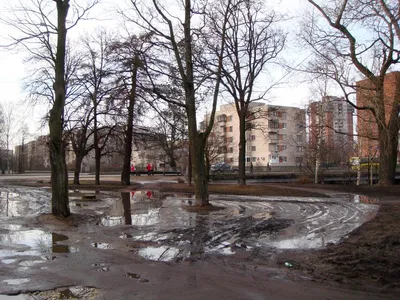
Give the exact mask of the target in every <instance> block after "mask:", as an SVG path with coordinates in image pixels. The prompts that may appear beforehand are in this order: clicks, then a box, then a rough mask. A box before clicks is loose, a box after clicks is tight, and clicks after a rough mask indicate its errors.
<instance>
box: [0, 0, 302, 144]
mask: <svg viewBox="0 0 400 300" xmlns="http://www.w3.org/2000/svg"><path fill="white" fill-rule="evenodd" d="M24 1H31V0H21V3H23V2H24ZM121 2H122V1H121ZM266 2H268V3H272V4H270V5H274V7H275V9H276V10H277V11H279V12H282V13H286V14H287V15H288V16H290V17H291V18H293V19H292V20H291V21H288V22H285V28H284V29H285V30H286V31H289V32H291V35H290V36H289V40H288V43H287V49H286V50H285V57H286V58H287V59H288V60H289V61H291V62H292V63H293V64H294V65H296V64H298V63H301V62H302V61H303V60H304V58H305V57H307V54H305V53H300V52H299V51H298V50H297V49H296V47H295V45H294V44H293V43H292V42H293V38H294V34H295V33H296V30H297V28H298V26H297V24H298V23H297V22H298V20H299V18H300V16H301V14H302V12H303V10H304V9H305V8H307V7H309V4H308V2H307V1H306V0H272V1H271V0H270V1H266ZM115 3H119V1H110V0H103V1H102V4H101V5H99V6H98V7H97V8H96V11H95V12H96V14H99V15H102V16H103V17H104V16H107V17H110V16H112V14H110V12H111V11H112V9H113V7H114V5H115ZM5 5H7V1H4V0H1V1H0V15H3V16H4V13H5ZM101 23H102V24H101V26H104V24H105V22H101ZM97 24H98V22H85V23H82V24H79V27H78V28H76V29H73V31H71V32H69V33H68V35H69V36H78V35H79V33H80V32H82V31H83V30H85V31H90V30H92V29H93V28H95V27H96V26H98V25H97ZM106 24H108V25H109V26H116V25H115V24H117V23H116V22H114V21H112V20H110V19H109V20H108V21H107V22H106ZM8 34H10V31H9V29H8V28H7V27H6V26H5V25H3V24H1V23H0V44H4V37H5V36H7V35H8ZM24 57H26V54H25V53H23V52H18V53H15V52H14V53H13V52H9V51H4V50H0V90H1V97H0V104H2V105H3V104H4V103H7V102H12V103H20V101H21V100H23V99H25V97H26V94H25V92H24V91H23V86H22V79H23V78H24V76H25V71H26V66H24V62H23V60H24ZM275 75H276V79H277V80H279V79H280V78H281V77H282V75H284V74H282V73H280V72H279V71H276V74H275ZM281 83H282V84H281V85H280V86H279V87H278V88H276V89H275V90H274V91H273V92H272V94H271V95H270V97H269V98H270V99H271V103H272V104H278V105H287V106H297V107H304V106H305V105H306V104H307V103H308V102H309V94H310V91H309V89H308V87H307V84H300V81H299V74H296V73H295V72H292V73H290V74H288V75H287V76H285V77H284V79H282V80H281ZM45 110H46V108H45V107H39V106H38V107H35V108H32V107H29V106H27V105H21V106H20V107H19V109H18V111H19V113H20V114H21V115H22V116H24V117H23V119H24V120H25V121H26V123H27V125H28V127H29V130H30V133H31V136H32V138H33V137H37V136H39V135H42V134H46V133H47V132H48V130H47V127H46V128H45V129H44V130H40V129H39V121H38V118H39V117H40V116H43V115H44V114H45V112H46V111H45ZM15 143H17V142H16V141H14V144H15Z"/></svg>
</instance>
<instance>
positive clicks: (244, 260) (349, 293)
mask: <svg viewBox="0 0 400 300" xmlns="http://www.w3.org/2000/svg"><path fill="white" fill-rule="evenodd" d="M154 179H155V180H154ZM174 180H175V179H174V178H171V180H170V181H169V182H168V183H163V182H162V181H159V182H158V181H157V178H153V180H148V179H147V178H146V181H144V180H142V181H138V182H136V183H135V184H134V185H133V186H132V187H130V188H128V190H133V189H135V190H138V189H142V190H158V191H162V192H166V193H168V192H174V193H177V192H183V193H187V192H190V191H191V187H188V186H187V185H185V184H178V183H173V181H174ZM8 184H10V185H11V184H17V182H8V183H7V185H8ZM18 184H23V185H25V186H26V185H31V186H36V187H39V186H46V183H43V182H40V183H38V182H23V183H21V182H18ZM71 189H85V190H92V189H96V190H112V191H118V190H120V189H126V187H121V186H119V185H117V184H116V183H115V182H104V183H103V186H101V187H100V188H99V187H94V186H92V185H90V184H86V185H85V184H84V185H83V187H82V186H71ZM210 192H211V193H213V194H237V195H248V196H285V197H321V196H326V195H329V196H330V197H335V193H337V194H338V195H339V194H341V195H343V194H345V193H352V194H358V195H365V196H368V197H366V198H363V197H361V198H360V201H361V202H363V201H367V202H369V203H372V204H374V205H378V206H379V209H378V212H377V214H376V216H375V217H374V218H373V219H371V220H370V221H368V222H366V223H364V224H363V225H362V226H360V227H358V228H357V229H355V230H354V231H352V232H350V233H349V234H348V235H346V237H345V238H344V239H342V240H341V241H340V242H339V243H336V244H333V243H328V244H327V245H325V247H323V248H322V249H307V250H304V249H303V250H298V249H291V250H288V249H285V250H283V249H280V250H279V249H278V250H274V251H269V250H268V251H267V250H265V249H262V250H257V249H256V247H255V248H254V249H253V250H252V251H237V252H236V254H235V255H231V256H219V255H216V256H213V255H202V254H201V253H200V254H198V252H196V247H197V246H198V245H194V246H193V247H192V248H191V254H194V255H191V256H190V259H184V260H182V259H178V258H179V257H178V256H177V259H175V260H173V261H169V262H166V263H163V264H158V265H154V264H150V265H148V264H145V263H143V262H142V261H139V262H136V263H135V264H134V267H133V266H132V265H131V264H132V262H131V261H130V260H129V258H128V256H127V253H125V252H123V253H120V252H121V251H119V252H118V255H119V256H118V259H117V258H116V256H111V253H109V254H107V253H106V254H104V252H101V254H98V257H97V259H94V260H93V261H90V263H91V266H97V267H98V269H97V270H98V271H99V270H100V271H99V272H98V273H96V274H97V276H98V275H104V274H108V272H107V271H109V270H107V268H110V266H111V265H112V264H111V262H113V263H115V264H118V266H119V269H118V270H119V271H120V272H121V273H124V274H126V275H125V277H128V278H131V279H132V278H133V279H134V280H135V282H137V283H138V284H140V285H139V286H138V287H136V286H135V289H137V290H136V292H135V293H134V294H135V297H133V295H134V294H132V295H131V296H132V297H131V299H136V298H137V299H150V298H151V299H172V298H176V299H185V298H187V297H191V298H198V299H203V298H204V297H208V298H210V297H211V298H215V297H216V296H217V295H218V296H219V297H220V298H230V299H266V298H268V295H270V296H272V298H273V299H275V298H276V299H291V298H293V297H296V298H298V299H306V298H310V297H316V298H319V299H338V298H341V299H350V298H354V299H380V298H393V299H395V298H396V297H397V296H398V295H399V293H400V282H399V278H400V222H399V216H400V187H399V186H394V187H379V186H372V187H371V186H359V187H357V186H346V185H312V184H308V185H296V184H257V185H249V186H246V187H245V188H243V187H240V188H238V187H237V186H235V185H220V184H211V185H210ZM83 211H84V210H83ZM31 222H32V223H31V224H28V225H29V226H33V225H34V226H36V227H37V226H42V227H43V228H46V229H50V230H52V231H59V232H64V233H68V235H69V236H70V239H71V240H72V237H73V236H74V235H76V236H78V234H77V233H76V231H78V232H85V231H89V232H92V227H91V226H92V225H93V224H95V223H96V222H99V217H98V216H97V215H93V214H92V212H90V211H87V212H86V213H83V214H74V215H73V216H72V217H71V218H69V219H67V220H61V219H56V218H54V217H52V216H49V215H47V214H42V215H41V216H39V217H38V218H35V219H34V220H33V221H31ZM241 222H243V223H241V224H240V226H243V228H246V226H247V224H246V223H245V222H247V219H245V218H243V220H242V221H241ZM288 222H289V221H288ZM259 224H261V225H262V226H261V225H260V226H258V227H251V231H252V232H250V233H247V235H249V234H253V233H254V232H253V231H254V230H256V231H257V230H259V231H268V230H269V228H270V226H271V222H268V223H259ZM93 226H94V225H93ZM285 226H287V224H286V223H285V222H282V221H280V222H278V223H275V224H273V227H274V230H277V229H278V230H280V229H281V228H284V227H285ZM93 228H94V227H93ZM249 228H250V227H249ZM117 230H119V229H118V228H117V229H113V228H110V229H108V233H107V234H109V235H110V236H111V235H113V234H114V235H115V232H118V231H117ZM174 230H176V229H174ZM93 232H94V231H93ZM164 233H165V232H164ZM124 234H126V235H129V232H127V233H124ZM174 234H175V235H176V236H179V237H180V238H181V237H182V238H184V237H185V236H191V237H193V236H194V237H196V234H197V233H196V230H194V231H193V229H188V230H183V229H182V230H181V231H180V232H174ZM237 234H238V235H239V232H237ZM93 236H96V235H95V233H93ZM98 238H100V237H98ZM201 238H202V239H203V240H204V239H205V238H206V239H212V238H213V237H201ZM93 239H96V237H94V238H93ZM194 239H195V238H194ZM119 240H120V239H119ZM98 241H100V242H99V243H98V244H99V246H100V247H107V245H109V244H108V243H106V242H104V243H102V242H101V240H100V239H99V240H98ZM176 242H179V241H176ZM136 243H149V245H150V244H151V242H136ZM110 244H111V243H110ZM125 246H126V245H125ZM142 246H143V245H140V247H142ZM96 247H97V241H96ZM129 247H133V248H134V249H136V248H135V247H138V245H129ZM238 247H239V248H240V247H241V245H240V244H239V245H238ZM239 250H240V249H239ZM89 252H90V251H89ZM81 253H82V255H84V256H85V257H86V255H87V259H88V258H89V255H88V254H87V253H86V252H83V251H82V252H81ZM197 254H198V255H197ZM74 259H75V263H76V266H77V265H79V264H82V265H83V263H82V262H81V261H80V259H81V258H78V257H76V258H74ZM72 265H73V263H72ZM128 266H129V267H132V268H134V271H131V270H130V269H129V268H128ZM193 267H195V268H194V269H195V270H196V271H194V269H193ZM58 268H61V270H62V272H63V276H64V277H65V278H64V279H63V280H64V281H65V286H76V285H77V282H79V280H78V281H77V280H72V278H73V277H82V278H81V280H82V281H84V282H86V284H85V286H86V287H87V288H86V289H83V290H81V291H80V293H81V294H82V295H83V296H82V297H81V298H82V299H108V297H110V296H113V297H114V298H115V299H124V298H125V299H130V298H129V297H128V298H126V293H129V289H127V288H126V285H122V284H123V283H121V282H119V283H117V282H114V281H113V279H112V277H106V276H105V275H104V278H103V279H101V278H97V279H96V280H95V281H91V280H88V278H85V280H83V277H85V276H84V274H85V272H88V270H87V269H85V268H84V267H83V266H82V268H83V269H82V270H79V268H78V267H76V269H75V268H72V267H71V263H70V262H69V263H66V265H64V264H63V260H62V259H60V262H59V265H58ZM103 268H104V270H103V271H105V272H101V270H102V269H103ZM149 268H150V270H152V272H153V273H152V274H153V275H149V274H151V272H150V271H149ZM154 268H156V269H154ZM78 271H79V272H78ZM5 272H6V271H4V269H3V270H2V271H1V272H0V275H3V274H4V273H5ZM54 272H55V273H56V272H60V271H59V270H58V271H57V269H55V270H54ZM57 274H58V273H57ZM77 274H82V275H77ZM129 274H130V275H129ZM139 274H141V275H139ZM146 274H147V275H146ZM54 276H55V275H54ZM265 276H267V277H265ZM55 277H56V276H55ZM55 277H54V284H53V285H52V284H47V285H40V284H37V285H36V288H35V285H33V286H32V287H31V288H29V289H26V290H25V291H24V290H18V289H15V294H19V293H21V292H22V293H23V292H28V291H31V293H32V291H34V290H38V291H39V290H43V289H44V290H45V289H49V288H54V289H55V288H60V286H59V283H58V282H59V281H60V280H61V279H59V280H57V279H56V278H55ZM43 278H44V279H45V280H44V281H46V282H47V281H50V282H51V280H49V279H48V278H47V277H43ZM106 278H107V279H106ZM267 278H268V279H267ZM75 279H76V278H75ZM92 280H94V279H92ZM98 280H103V282H104V284H102V286H103V288H104V290H103V291H102V292H99V293H100V295H101V296H99V297H97V296H96V295H97V294H96V293H97V292H96V291H91V290H90V288H91V287H93V286H96V284H95V282H97V281H98ZM115 280H116V279H115ZM106 281H107V283H106ZM149 281H151V284H155V285H152V286H151V288H149V284H150V283H149ZM56 282H57V283H56ZM97 288H98V287H97ZM78 289H79V288H78ZM117 290H118V292H117ZM193 290H195V291H197V296H193V294H192V293H191V291H193ZM131 292H132V291H131ZM7 293H8V292H7ZM85 293H87V294H88V296H85ZM124 293H125V294H124ZM36 295H37V297H38V298H37V299H68V297H67V296H65V297H64V296H55V294H54V292H53V294H51V296H49V297H46V296H43V294H41V295H42V298H39V292H37V294H36ZM57 295H58V294H57ZM60 295H61V294H60ZM122 295H125V296H122ZM57 297H58V298H57ZM63 297H64V298H63ZM104 297H105V298H104ZM77 298H78V299H80V298H79V297H77ZM211 298H210V299H211ZM0 299H1V296H0Z"/></svg>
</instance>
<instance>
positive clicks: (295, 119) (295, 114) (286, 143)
mask: <svg viewBox="0 0 400 300" xmlns="http://www.w3.org/2000/svg"><path fill="white" fill-rule="evenodd" d="M249 110H250V111H249V117H248V125H246V128H248V129H247V131H246V165H248V166H249V165H250V164H251V163H253V166H268V165H270V166H274V165H275V166H276V165H279V166H296V165H299V164H300V163H301V162H302V160H303V156H304V153H303V150H304V146H305V143H306V130H305V129H306V111H305V110H304V109H300V108H297V107H286V106H277V105H267V104H265V103H252V104H251V105H250V109H249ZM205 119H207V118H205ZM200 126H201V127H203V128H204V126H205V122H204V121H203V122H202V123H201V124H200ZM214 131H216V132H217V133H216V134H215V133H214V135H218V136H220V139H221V140H222V141H224V142H225V146H224V147H221V146H219V148H220V149H221V150H220V151H219V152H220V154H219V156H218V159H217V160H218V161H219V162H227V163H230V164H231V165H233V166H237V165H238V164H239V162H238V158H239V117H238V114H237V112H236V108H235V104H234V103H230V104H225V105H221V106H220V108H219V110H218V111H217V112H216V118H215V125H214Z"/></svg>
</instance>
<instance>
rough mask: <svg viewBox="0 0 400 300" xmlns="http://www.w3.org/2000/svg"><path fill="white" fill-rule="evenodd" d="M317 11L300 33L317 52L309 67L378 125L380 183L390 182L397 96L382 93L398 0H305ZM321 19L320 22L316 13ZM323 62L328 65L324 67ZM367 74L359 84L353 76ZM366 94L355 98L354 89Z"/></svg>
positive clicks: (394, 41)
mask: <svg viewBox="0 0 400 300" xmlns="http://www.w3.org/2000/svg"><path fill="white" fill-rule="evenodd" d="M308 2H309V3H310V4H311V5H312V7H313V8H314V9H315V11H316V12H317V13H314V11H313V13H311V14H310V17H309V19H307V20H306V22H304V26H303V28H302V33H301V35H302V37H303V40H304V41H305V42H306V44H307V45H308V46H309V47H310V48H311V49H312V50H313V52H314V53H315V55H316V60H315V62H314V63H311V64H310V68H309V69H308V71H309V72H310V73H312V74H314V75H315V76H325V77H326V78H329V79H331V80H333V81H334V82H336V83H337V84H338V86H339V88H340V89H341V90H342V91H343V94H344V96H345V97H346V99H347V101H348V103H350V104H351V105H352V106H354V107H355V108H356V109H358V110H359V111H368V112H369V114H370V116H371V118H373V119H374V121H375V123H376V126H377V128H378V135H377V139H378V143H379V153H380V162H379V183H380V184H383V185H390V184H393V182H394V175H395V169H396V158H397V146H398V132H399V129H400V119H399V104H400V102H399V101H400V97H398V96H394V97H387V95H385V89H384V85H385V76H386V75H387V74H388V73H389V72H390V71H392V70H393V67H394V65H396V64H397V63H399V59H400V56H399V53H400V52H399V51H400V49H399V48H398V47H399V38H400V25H399V20H400V15H399V13H398V12H399V9H400V7H399V2H398V1H389V0H388V1H386V0H357V1H356V0H341V1H313V0H308ZM319 17H321V19H322V22H320V18H319ZM321 66H328V68H326V67H324V68H321ZM357 79H358V80H360V79H367V82H364V83H361V84H359V85H358V86H356V84H355V83H354V82H355V81H356V80H357ZM355 91H357V93H362V94H364V95H365V99H366V101H364V103H357V105H356V104H354V103H353V101H352V100H353V99H352V98H351V96H352V94H354V93H355Z"/></svg>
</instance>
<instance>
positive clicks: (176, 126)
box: [153, 104, 187, 171]
mask: <svg viewBox="0 0 400 300" xmlns="http://www.w3.org/2000/svg"><path fill="white" fill-rule="evenodd" d="M186 128H187V121H186V114H185V112H184V111H183V110H182V108H181V107H178V106H174V105H172V104H170V105H168V108H166V109H164V110H163V111H161V112H160V113H159V114H158V116H157V117H156V118H155V127H154V133H153V135H154V138H155V145H158V147H160V148H161V149H162V150H163V152H164V154H165V158H164V159H163V163H164V164H168V165H169V166H170V167H171V169H172V170H173V171H176V170H177V161H179V160H180V159H181V158H182V146H183V145H184V141H185V140H186V139H187V131H186Z"/></svg>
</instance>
